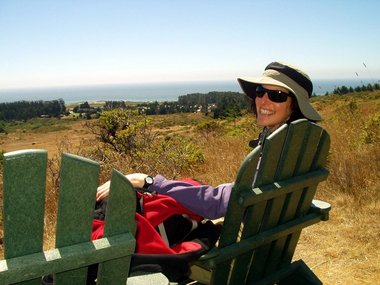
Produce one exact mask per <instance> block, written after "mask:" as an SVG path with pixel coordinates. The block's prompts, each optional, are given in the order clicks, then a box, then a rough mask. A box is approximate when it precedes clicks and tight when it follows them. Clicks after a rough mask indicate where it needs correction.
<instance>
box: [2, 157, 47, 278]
mask: <svg viewBox="0 0 380 285" xmlns="http://www.w3.org/2000/svg"><path fill="white" fill-rule="evenodd" d="M46 166H47V152H46V151H44V150H30V151H14V152H9V153H6V154H4V193H3V207H4V208H3V211H4V213H7V214H6V216H4V217H5V218H4V221H3V222H4V258H6V259H10V258H12V257H17V256H20V255H27V254H32V253H36V252H39V251H42V248H43V231H44V210H45V184H46V179H45V177H46ZM39 282H40V281H39V280H38V279H37V280H32V281H29V282H26V283H25V284H28V285H32V284H39Z"/></svg>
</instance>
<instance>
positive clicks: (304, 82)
mask: <svg viewBox="0 0 380 285" xmlns="http://www.w3.org/2000/svg"><path fill="white" fill-rule="evenodd" d="M268 69H273V70H276V71H278V72H281V73H283V74H285V75H286V76H288V77H289V78H291V79H293V81H295V82H296V83H297V84H298V85H300V86H301V87H302V88H304V89H305V90H306V92H307V93H308V95H309V97H311V93H312V91H313V83H311V81H310V80H309V79H308V78H307V77H305V76H304V75H302V74H301V73H299V72H298V71H297V70H295V69H293V68H291V67H289V66H286V65H283V64H281V63H278V62H275V63H272V64H270V65H268V66H267V67H266V68H265V70H268Z"/></svg>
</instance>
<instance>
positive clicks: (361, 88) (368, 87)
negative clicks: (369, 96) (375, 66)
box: [333, 83, 380, 95]
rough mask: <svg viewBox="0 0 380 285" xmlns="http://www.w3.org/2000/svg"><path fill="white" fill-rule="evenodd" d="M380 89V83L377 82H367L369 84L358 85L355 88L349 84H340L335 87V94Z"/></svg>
mask: <svg viewBox="0 0 380 285" xmlns="http://www.w3.org/2000/svg"><path fill="white" fill-rule="evenodd" d="M379 89H380V84H379V83H375V84H373V85H372V84H370V83H369V84H367V85H364V84H363V85H362V86H357V87H355V88H353V87H351V86H350V87H347V86H344V85H343V86H338V87H337V88H335V89H334V91H333V94H338V95H344V94H348V93H355V92H362V91H374V90H379Z"/></svg>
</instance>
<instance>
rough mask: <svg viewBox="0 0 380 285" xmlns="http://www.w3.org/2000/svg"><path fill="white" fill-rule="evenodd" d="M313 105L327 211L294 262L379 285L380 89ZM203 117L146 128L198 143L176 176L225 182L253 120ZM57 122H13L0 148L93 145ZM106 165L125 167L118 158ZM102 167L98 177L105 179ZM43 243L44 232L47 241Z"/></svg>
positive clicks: (76, 125) (325, 276)
mask: <svg viewBox="0 0 380 285" xmlns="http://www.w3.org/2000/svg"><path fill="white" fill-rule="evenodd" d="M313 104H314V106H315V107H316V108H317V109H318V110H319V112H320V113H321V114H322V116H323V117H324V121H323V122H322V123H321V125H322V126H323V127H324V128H326V129H327V130H328V132H329V133H330V135H331V139H332V145H331V150H330V156H329V162H328V168H329V171H330V176H329V178H328V180H327V181H326V182H323V183H322V184H321V185H320V187H319V188H318V192H317V198H318V199H322V200H324V201H327V202H329V203H330V204H332V211H331V214H330V220H329V221H328V222H326V223H319V224H317V225H314V226H312V227H309V228H307V229H305V230H304V232H303V234H302V236H301V239H300V241H299V244H298V247H297V251H296V256H295V259H300V258H302V259H303V260H304V261H305V262H306V263H307V264H308V265H309V267H311V268H312V270H313V271H314V272H315V273H316V274H317V276H318V277H319V278H320V279H321V280H322V281H323V282H324V284H348V283H349V284H379V280H380V249H379V246H378V241H379V240H380V222H379V219H380V174H379V173H380V92H379V91H377V92H371V93H368V92H367V93H354V94H349V95H344V96H335V95H331V96H323V97H320V98H316V99H313ZM204 120H205V118H204V116H203V115H201V114H178V115H166V116H156V117H153V130H154V131H156V132H160V134H161V135H163V134H168V133H181V134H186V135H187V136H189V137H191V138H192V139H193V140H194V141H196V143H197V144H198V145H199V146H200V148H201V149H202V151H203V153H204V157H205V160H204V162H203V163H202V164H201V165H199V166H198V167H197V168H195V169H192V170H191V171H189V172H187V173H182V174H183V175H191V176H193V177H195V178H197V179H199V180H202V181H206V182H208V183H209V184H212V185H216V184H219V183H224V182H228V181H232V180H233V179H234V176H235V175H236V171H237V169H238V167H239V164H240V162H241V161H242V159H243V158H244V156H245V155H246V154H247V152H248V151H249V148H248V146H247V142H248V140H249V139H252V138H255V136H256V135H257V132H258V129H257V128H255V127H254V120H253V119H252V116H251V115H245V116H244V117H242V118H240V119H236V120H231V121H224V122H223V123H222V126H223V128H221V129H218V130H214V131H212V132H202V131H199V129H197V126H198V125H199V124H200V123H201V122H203V121H204ZM60 121H62V122H55V123H54V126H55V127H52V126H51V125H49V126H42V127H41V126H40V127H39V128H33V127H31V126H25V125H23V124H21V125H20V126H15V127H13V128H12V130H11V131H9V133H8V134H1V136H0V143H1V145H0V150H3V151H13V150H18V149H24V148H44V149H47V150H48V151H49V158H50V159H51V160H52V161H53V160H55V159H56V158H57V156H58V155H59V153H60V152H61V151H69V152H73V153H79V154H83V153H85V151H86V148H89V147H90V145H93V144H94V139H95V138H94V135H93V134H92V133H91V132H90V130H89V129H88V128H87V127H86V125H85V121H80V120H77V121H71V120H67V121H65V120H60ZM55 124H56V125H55ZM250 128H251V129H250ZM47 130H49V131H47ZM250 130H251V131H252V133H251V132H250ZM114 166H115V167H120V170H121V171H123V172H126V171H130V170H129V169H126V168H123V165H122V164H121V163H120V164H117V163H116V164H114ZM135 170H136V171H138V169H135ZM107 171H108V169H107V170H105V171H103V173H102V178H101V179H102V181H100V182H103V181H104V180H106V179H107V178H108V175H109V173H107ZM51 242H52V241H49V235H48V234H47V244H49V243H51Z"/></svg>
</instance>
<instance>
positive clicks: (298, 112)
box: [251, 94, 312, 123]
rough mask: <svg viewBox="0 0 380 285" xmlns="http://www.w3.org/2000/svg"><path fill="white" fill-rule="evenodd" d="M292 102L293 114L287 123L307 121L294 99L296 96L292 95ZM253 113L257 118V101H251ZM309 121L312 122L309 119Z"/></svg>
mask: <svg viewBox="0 0 380 285" xmlns="http://www.w3.org/2000/svg"><path fill="white" fill-rule="evenodd" d="M291 98H292V102H291V108H292V113H291V114H290V117H289V119H288V120H287V121H286V123H290V122H293V121H295V120H298V119H307V118H306V117H305V116H304V115H303V114H302V112H301V110H300V107H299V106H298V103H297V99H296V98H295V97H294V95H293V94H292V95H291ZM251 111H252V112H253V114H255V116H256V117H257V110H256V102H255V99H251ZM308 120H309V121H312V120H310V119H308Z"/></svg>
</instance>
